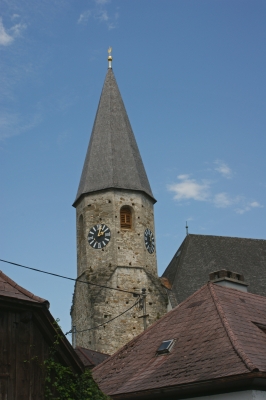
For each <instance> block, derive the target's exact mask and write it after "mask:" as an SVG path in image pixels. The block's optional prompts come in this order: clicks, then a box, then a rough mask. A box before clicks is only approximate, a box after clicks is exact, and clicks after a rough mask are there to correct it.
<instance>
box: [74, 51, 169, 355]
mask: <svg viewBox="0 0 266 400" xmlns="http://www.w3.org/2000/svg"><path fill="white" fill-rule="evenodd" d="M111 61H112V59H111V56H109V68H108V71H107V75H106V78H105V82H104V86H103V90H102V94H101V98H100V102H99V106H98V110H97V114H96V118H95V121H94V126H93V129H92V134H91V138H90V142H89V147H88V151H87V155H86V159H85V162H84V167H83V171H82V175H81V179H80V184H79V188H78V193H77V196H76V200H75V202H74V204H73V205H74V207H75V208H76V218H77V220H76V221H77V278H78V281H77V283H76V285H75V292H74V296H73V305H72V309H71V316H72V326H75V327H76V344H77V345H79V346H83V347H87V348H90V349H93V350H96V351H100V352H103V353H109V354H112V353H114V352H115V351H116V350H117V349H118V348H120V347H121V346H122V345H124V344H126V343H127V342H128V341H130V340H131V339H132V338H133V337H135V336H136V335H138V334H139V333H141V332H142V331H143V327H144V321H143V310H141V309H140V304H139V303H138V304H136V305H135V306H134V304H135V303H137V301H138V294H140V293H141V291H142V289H143V288H145V289H146V293H147V301H146V306H147V309H146V314H145V315H146V318H145V320H146V323H147V325H149V324H150V323H152V322H154V321H155V320H156V319H158V318H160V317H161V316H162V315H163V314H164V313H165V312H166V306H167V297H166V295H165V290H164V288H163V286H162V285H161V283H160V281H159V279H158V275H157V259H156V243H155V226H154V203H155V202H156V200H155V199H154V197H153V194H152V191H151V188H150V184H149V181H148V178H147V175H146V172H145V168H144V165H143V162H142V159H141V156H140V153H139V150H138V146H137V143H136V140H135V137H134V133H133V131H132V128H131V125H130V122H129V119H128V116H127V113H126V109H125V106H124V104H123V100H122V97H121V95H120V92H119V89H118V86H117V83H116V80H115V77H114V74H113V70H112V64H111ZM81 281H82V282H81ZM109 288H111V289H109ZM133 293H134V294H133ZM127 309H129V310H128V311H127V312H125V310H127ZM124 312H125V313H124ZM121 313H124V314H123V315H121V316H120V317H118V318H116V317H117V316H118V315H120V314H121ZM113 319H114V320H113ZM111 320H113V321H111ZM109 321H111V322H109Z"/></svg>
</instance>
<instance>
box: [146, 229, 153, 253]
mask: <svg viewBox="0 0 266 400" xmlns="http://www.w3.org/2000/svg"><path fill="white" fill-rule="evenodd" d="M144 242H145V246H146V249H147V250H148V252H149V253H150V254H152V253H153V252H154V250H155V243H154V236H153V233H152V231H151V230H150V229H148V228H147V229H146V230H145V232H144Z"/></svg>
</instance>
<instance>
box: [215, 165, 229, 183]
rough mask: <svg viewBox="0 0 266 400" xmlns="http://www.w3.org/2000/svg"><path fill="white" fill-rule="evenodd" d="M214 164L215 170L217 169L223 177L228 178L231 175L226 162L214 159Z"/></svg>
mask: <svg viewBox="0 0 266 400" xmlns="http://www.w3.org/2000/svg"><path fill="white" fill-rule="evenodd" d="M215 164H216V165H217V167H216V168H215V170H216V171H218V172H219V173H220V174H221V175H222V176H223V177H224V178H227V179H229V178H231V177H232V170H231V168H229V166H228V165H227V164H225V163H224V162H223V161H221V160H216V161H215Z"/></svg>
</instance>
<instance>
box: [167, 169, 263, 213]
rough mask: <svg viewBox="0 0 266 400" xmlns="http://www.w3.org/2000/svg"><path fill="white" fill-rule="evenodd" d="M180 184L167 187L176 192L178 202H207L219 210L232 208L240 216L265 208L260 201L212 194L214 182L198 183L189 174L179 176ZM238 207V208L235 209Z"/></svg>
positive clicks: (226, 194)
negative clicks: (255, 209)
mask: <svg viewBox="0 0 266 400" xmlns="http://www.w3.org/2000/svg"><path fill="white" fill-rule="evenodd" d="M177 178H178V182H177V183H173V184H171V185H168V186H167V189H168V190H170V191H171V192H174V199H175V200H177V201H179V202H180V201H183V200H196V201H206V202H209V203H211V204H212V205H213V206H215V207H217V208H230V207H231V208H232V207H234V211H235V212H236V213H238V214H244V213H245V212H247V211H250V210H252V209H254V208H259V207H263V206H262V205H261V204H260V203H259V202H258V201H255V200H254V201H248V200H247V199H246V198H245V197H244V196H232V195H230V194H228V193H226V192H220V193H216V194H213V193H212V190H211V189H212V188H211V186H212V182H210V181H207V180H204V179H202V180H199V181H196V180H195V179H192V178H191V177H190V175H188V174H182V175H178V177H177ZM236 206H237V208H235V207H236Z"/></svg>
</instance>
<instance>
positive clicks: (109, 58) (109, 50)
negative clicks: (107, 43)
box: [107, 47, 113, 68]
mask: <svg viewBox="0 0 266 400" xmlns="http://www.w3.org/2000/svg"><path fill="white" fill-rule="evenodd" d="M108 54H109V56H108V59H107V60H108V63H109V65H108V68H112V60H113V57H112V47H109V49H108Z"/></svg>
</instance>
